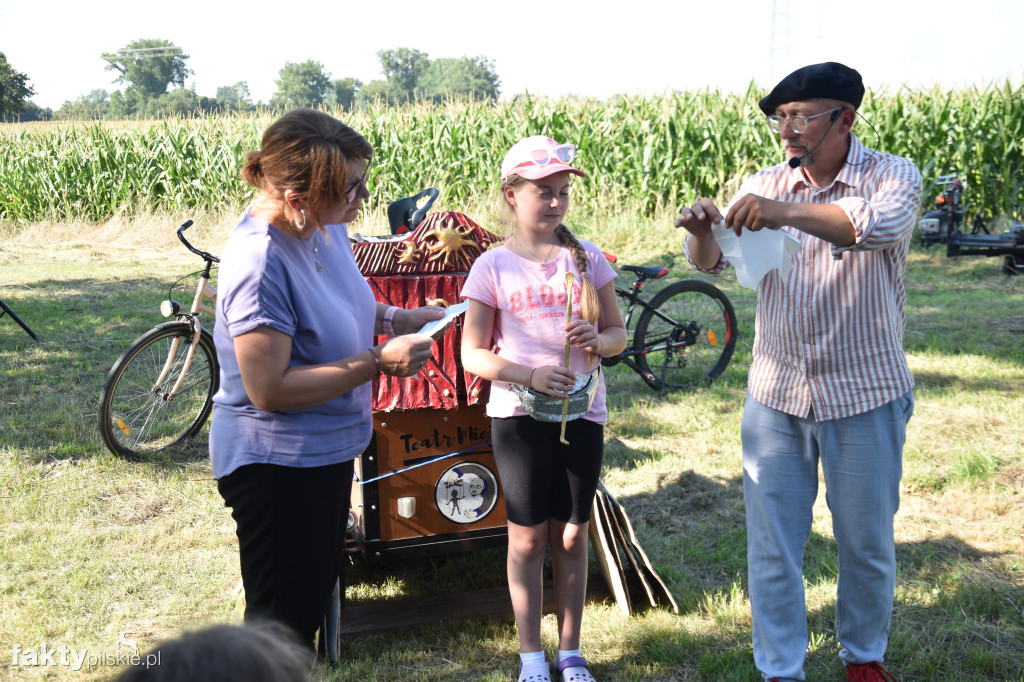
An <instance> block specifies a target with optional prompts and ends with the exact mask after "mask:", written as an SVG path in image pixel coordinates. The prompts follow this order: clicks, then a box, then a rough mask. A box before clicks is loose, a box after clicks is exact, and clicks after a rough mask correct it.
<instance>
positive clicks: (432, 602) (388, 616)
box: [340, 576, 610, 637]
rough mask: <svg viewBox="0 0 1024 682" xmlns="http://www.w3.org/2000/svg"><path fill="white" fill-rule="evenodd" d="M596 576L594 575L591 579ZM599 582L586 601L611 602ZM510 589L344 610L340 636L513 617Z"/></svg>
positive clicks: (547, 592)
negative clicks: (451, 622)
mask: <svg viewBox="0 0 1024 682" xmlns="http://www.w3.org/2000/svg"><path fill="white" fill-rule="evenodd" d="M592 577H593V576H592ZM609 597H610V595H609V594H608V591H607V589H606V588H605V587H604V584H603V583H602V582H601V581H600V580H587V599H588V600H589V601H605V600H607V599H609ZM554 611H555V595H554V585H553V584H552V582H551V581H550V580H548V581H545V583H544V613H554ZM512 617H513V612H512V599H511V597H510V596H509V593H508V586H507V585H503V586H501V587H492V588H488V589H481V590H471V591H468V592H457V593H453V594H432V595H427V596H424V597H416V598H410V599H396V600H387V601H373V602H368V603H364V604H354V605H352V606H346V607H345V608H343V609H342V610H341V629H340V631H341V636H342V637H353V636H356V635H370V634H376V633H380V632H392V631H397V630H409V629H414V628H418V627H423V626H425V625H431V624H433V623H442V622H447V621H458V620H467V619H482V618H512Z"/></svg>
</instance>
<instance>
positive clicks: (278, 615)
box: [217, 462, 353, 648]
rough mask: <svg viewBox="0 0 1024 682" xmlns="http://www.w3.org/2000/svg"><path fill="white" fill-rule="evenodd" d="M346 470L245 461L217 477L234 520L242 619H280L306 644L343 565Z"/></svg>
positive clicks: (349, 475) (347, 467) (349, 478)
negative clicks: (239, 562) (243, 599)
mask: <svg viewBox="0 0 1024 682" xmlns="http://www.w3.org/2000/svg"><path fill="white" fill-rule="evenodd" d="M352 470H353V463H352V462H344V463H342V464H332V465H330V466H324V467H313V468H309V469H300V468H295V467H284V466H278V465H275V464H249V465H247V466H243V467H240V468H238V469H236V470H235V471H233V472H231V473H230V474H228V475H227V476H224V477H223V478H221V479H219V480H218V481H217V488H218V490H219V491H220V494H221V496H222V497H223V498H224V503H225V505H227V506H228V507H230V508H231V516H232V518H234V519H235V524H236V526H237V528H236V531H235V532H236V534H237V535H238V550H239V555H240V560H241V568H242V583H243V585H244V587H245V619H246V621H254V620H266V619H273V620H276V621H278V622H281V623H284V624H285V625H288V626H289V627H291V628H292V629H293V630H294V631H295V633H296V635H297V637H298V638H299V641H300V642H301V643H302V644H304V645H307V644H308V646H310V647H311V648H312V646H313V640H314V637H315V635H316V631H317V629H318V628H319V627H320V624H321V622H322V621H323V617H324V613H325V612H326V610H327V603H328V599H329V597H330V594H331V591H332V590H333V589H334V584H335V581H336V580H337V579H338V578H339V576H341V575H342V571H343V570H344V565H345V564H344V555H345V526H346V524H347V523H348V512H349V503H350V497H351V493H352ZM344 584H345V581H344V580H342V585H344Z"/></svg>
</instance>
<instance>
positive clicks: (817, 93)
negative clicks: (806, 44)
mask: <svg viewBox="0 0 1024 682" xmlns="http://www.w3.org/2000/svg"><path fill="white" fill-rule="evenodd" d="M863 97H864V81H862V80H861V78H860V74H859V73H857V71H856V70H854V69H851V68H850V67H848V66H845V65H844V64H840V63H839V62H825V63H824V64H811V65H810V66H805V67H803V68H800V69H797V70H796V71H794V72H793V73H791V74H789V75H788V76H786V77H785V78H783V79H782V80H781V81H779V84H778V85H776V86H775V89H774V90H772V91H771V92H770V93H768V96H767V97H765V98H764V99H762V100H761V101H760V102H759V103H758V106H760V107H761V111H763V112H764V114H765V116H771V115H772V114H774V113H775V108H776V107H778V106H779V105H780V104H786V103H787V102H802V101H804V100H808V99H837V100H840V101H842V102H849V103H850V104H852V105H853V108H854V109H856V108H857V107H859V106H860V101H861V99H862V98H863Z"/></svg>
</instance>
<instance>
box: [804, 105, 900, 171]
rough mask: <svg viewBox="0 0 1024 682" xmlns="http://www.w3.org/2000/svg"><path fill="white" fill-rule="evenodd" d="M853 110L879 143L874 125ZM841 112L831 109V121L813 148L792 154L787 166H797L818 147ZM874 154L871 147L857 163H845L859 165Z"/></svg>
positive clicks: (879, 139)
mask: <svg viewBox="0 0 1024 682" xmlns="http://www.w3.org/2000/svg"><path fill="white" fill-rule="evenodd" d="M854 111H855V112H856V114H857V115H858V116H860V117H861V120H863V121H864V122H865V123H867V124H868V127H869V128H871V130H874V132H875V138H876V139H877V140H878V143H880V142H881V136H880V135H879V134H878V131H877V130H875V126H873V125H871V121H869V120H867V119H866V118H864V116H863V115H862V114H861V113H860V112H859V111H857V110H856V109H854ZM842 113H843V110H842V109H840V110H839V111H833V112H832V116H831V117H830V119H831V123H829V124H828V128H826V129H825V134H824V135H822V136H821V139H820V140H818V144H816V145H814V149H812V150H811V151H809V152H807V153H806V154H803V155H801V156H794V157H793V158H792V159H790V160H789V161H788V162H787V163H789V167H790V168H799V167H800V164H801V163H803V160H804V159H805V158H807V157H808V156H810V155H811V154H813V153H814V152H815V151H817V150H818V147H820V146H821V143H822V142H824V141H825V138H826V137H827V136H828V132H829V131H830V130H832V126H833V125H834V124H835V122H836V121H838V120H839V116H840V114H842ZM878 143H876V144H875V146H876V147H877V146H878ZM874 155H875V150H874V149H872V150H871V153H870V154H868V155H867V157H866V158H864V159H862V160H860V161H858V162H857V163H850V162H849V161H847V164H848V165H850V166H859V165H861V164H862V163H865V162H866V161H867V160H868V159H870V158H871V157H872V156H874Z"/></svg>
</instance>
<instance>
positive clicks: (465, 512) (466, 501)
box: [434, 462, 498, 524]
mask: <svg viewBox="0 0 1024 682" xmlns="http://www.w3.org/2000/svg"><path fill="white" fill-rule="evenodd" d="M497 501H498V479H497V477H496V476H495V475H494V472H492V471H491V470H490V469H488V468H487V467H486V466H484V465H483V464H479V463H477V462H459V463H458V464H456V465H455V466H453V467H450V468H449V469H448V470H447V471H445V472H444V473H443V474H441V477H440V478H439V479H437V485H435V486H434V502H435V503H436V504H437V509H438V511H440V512H441V515H442V516H444V517H445V518H446V519H448V520H449V521H454V522H455V523H463V524H467V523H475V522H477V521H479V520H480V519H482V518H484V517H485V516H487V515H488V514H490V513H491V510H492V509H494V505H495V504H496V503H497Z"/></svg>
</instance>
